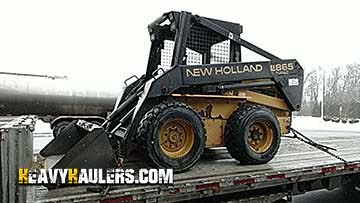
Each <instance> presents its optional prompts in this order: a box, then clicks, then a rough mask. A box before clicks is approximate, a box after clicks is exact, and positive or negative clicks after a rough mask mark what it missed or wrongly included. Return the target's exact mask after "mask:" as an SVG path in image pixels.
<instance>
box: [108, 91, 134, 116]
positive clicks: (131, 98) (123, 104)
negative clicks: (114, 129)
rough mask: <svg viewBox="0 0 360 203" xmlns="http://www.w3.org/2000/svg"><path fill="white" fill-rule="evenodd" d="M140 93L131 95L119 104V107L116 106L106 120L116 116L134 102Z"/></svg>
mask: <svg viewBox="0 0 360 203" xmlns="http://www.w3.org/2000/svg"><path fill="white" fill-rule="evenodd" d="M140 95H141V92H139V93H135V94H133V95H131V96H130V97H129V98H128V99H127V100H126V101H125V102H124V103H122V104H121V105H120V106H119V108H117V109H116V110H115V111H113V112H112V113H111V114H110V115H109V116H108V117H107V121H111V120H112V119H114V118H116V117H117V116H118V115H119V113H121V112H122V111H123V110H124V109H125V108H126V107H128V106H129V105H130V104H132V103H133V102H135V100H136V99H138V98H139V96H140Z"/></svg>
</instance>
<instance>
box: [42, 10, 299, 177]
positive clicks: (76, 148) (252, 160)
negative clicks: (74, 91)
mask: <svg viewBox="0 0 360 203" xmlns="http://www.w3.org/2000/svg"><path fill="white" fill-rule="evenodd" d="M148 30H149V33H150V39H151V48H150V56H149V59H148V66H147V70H146V73H145V74H144V75H142V76H141V77H139V78H138V77H137V76H133V77H131V78H129V79H128V80H126V81H125V84H126V87H125V88H124V90H123V93H122V95H120V97H119V98H118V100H117V102H116V104H115V108H114V110H113V112H112V113H111V114H110V115H109V116H108V117H107V119H106V121H105V122H104V123H103V124H102V125H101V126H99V125H96V124H92V123H89V122H85V121H81V120H79V121H74V122H72V123H71V124H70V125H68V126H67V127H66V128H65V129H64V130H63V131H62V132H61V134H60V136H57V137H56V138H54V140H52V141H51V142H50V143H49V144H48V145H47V146H46V147H45V148H44V149H42V151H41V152H40V154H41V155H42V156H43V157H49V156H54V155H61V157H62V158H61V159H59V160H58V161H57V162H56V163H54V164H53V166H52V167H53V168H114V167H120V166H121V164H122V162H123V161H124V160H126V157H127V156H128V155H129V154H130V153H132V152H133V151H134V150H137V151H140V152H141V153H143V154H144V156H145V157H146V160H144V162H147V163H148V164H149V165H150V166H154V167H160V168H172V169H174V171H175V172H181V171H185V170H188V169H190V168H191V167H192V166H194V164H196V162H197V161H198V160H199V159H200V156H201V155H202V154H203V152H204V150H205V149H206V148H211V147H223V146H226V148H227V149H228V151H229V153H230V155H231V156H232V157H233V158H234V159H236V160H237V161H239V162H240V163H241V164H263V163H267V162H269V161H270V160H271V159H272V158H273V157H274V156H275V154H276V153H277V151H278V149H279V145H280V140H281V135H283V134H287V133H288V132H289V129H290V126H291V113H292V112H293V111H298V110H299V109H300V107H301V101H302V91H303V69H302V67H301V66H300V64H299V63H298V62H297V61H296V60H294V59H290V60H282V59H280V58H279V57H277V56H275V55H273V54H271V53H269V52H267V51H265V50H263V49H261V48H259V47H257V46H255V45H253V44H252V43H250V42H248V41H246V40H244V39H242V38H241V37H240V34H241V33H242V26H241V25H240V24H237V23H232V22H226V21H221V20H215V19H211V18H206V17H201V16H198V15H193V14H191V13H189V12H168V13H165V14H163V15H162V16H161V17H159V18H158V19H156V20H155V21H154V22H152V23H151V24H150V25H149V26H148ZM242 48H246V49H249V50H251V51H252V52H254V53H256V54H258V55H260V56H262V57H264V58H266V60H264V61H257V62H243V61H242V55H241V50H242ZM239 167H241V166H239Z"/></svg>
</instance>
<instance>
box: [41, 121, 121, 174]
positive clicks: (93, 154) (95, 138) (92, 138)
mask: <svg viewBox="0 0 360 203" xmlns="http://www.w3.org/2000/svg"><path fill="white" fill-rule="evenodd" d="M77 123H78V122H77V121H74V122H72V123H71V124H69V126H67V127H66V128H65V129H64V130H63V131H62V132H61V134H60V135H59V136H57V137H56V138H55V139H54V140H52V141H51V142H50V143H49V144H48V145H47V146H45V147H44V148H43V149H42V150H41V151H40V155H41V156H43V157H48V156H54V155H64V156H63V157H62V158H61V159H60V160H59V161H58V162H57V163H55V165H53V167H52V168H113V167H115V165H116V155H115V153H114V150H113V148H112V145H111V143H110V140H109V138H108V136H107V133H106V131H105V130H104V129H103V128H101V127H100V128H95V129H91V130H90V131H88V130H85V129H84V128H82V127H80V126H79V125H78V124H77Z"/></svg>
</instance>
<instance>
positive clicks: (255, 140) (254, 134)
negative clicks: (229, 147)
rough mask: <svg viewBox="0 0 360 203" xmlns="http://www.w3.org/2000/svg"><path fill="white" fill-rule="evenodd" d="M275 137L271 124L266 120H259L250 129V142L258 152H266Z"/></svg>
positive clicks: (251, 147)
mask: <svg viewBox="0 0 360 203" xmlns="http://www.w3.org/2000/svg"><path fill="white" fill-rule="evenodd" d="M273 139H274V134H273V130H272V128H271V125H270V123H269V122H268V121H266V120H258V121H255V122H254V123H253V124H251V125H250V127H249V129H248V139H247V140H248V144H249V146H250V149H251V150H253V151H254V152H256V153H264V152H266V151H267V150H269V148H270V147H271V144H272V142H273Z"/></svg>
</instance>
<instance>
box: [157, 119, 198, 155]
mask: <svg viewBox="0 0 360 203" xmlns="http://www.w3.org/2000/svg"><path fill="white" fill-rule="evenodd" d="M193 143H194V130H193V128H192V125H191V124H190V123H189V122H188V121H186V120H183V119H173V120H171V121H169V122H167V123H165V124H164V126H163V127H162V128H161V130H160V148H161V149H162V151H163V152H164V153H165V154H166V155H167V156H169V157H171V158H179V157H183V156H185V155H186V154H187V153H188V152H189V151H190V149H191V148H192V145H193Z"/></svg>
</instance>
